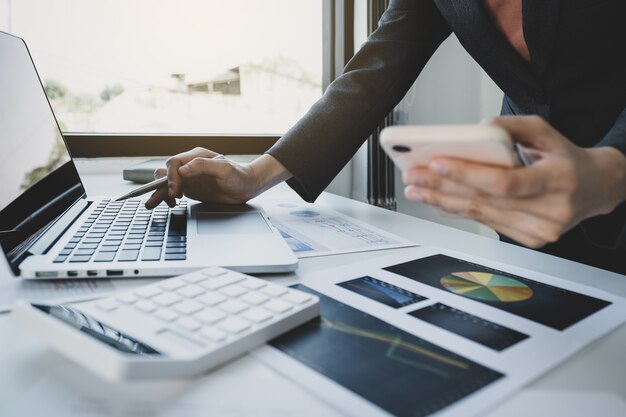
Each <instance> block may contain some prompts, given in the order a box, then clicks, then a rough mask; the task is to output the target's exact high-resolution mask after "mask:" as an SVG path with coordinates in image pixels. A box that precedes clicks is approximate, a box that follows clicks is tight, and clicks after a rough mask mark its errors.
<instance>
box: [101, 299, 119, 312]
mask: <svg viewBox="0 0 626 417" xmlns="http://www.w3.org/2000/svg"><path fill="white" fill-rule="evenodd" d="M96 307H98V308H99V309H100V310H102V311H113V310H116V309H117V307H119V305H118V304H117V302H116V301H115V300H111V299H110V298H107V299H105V300H102V301H100V302H98V303H96Z"/></svg>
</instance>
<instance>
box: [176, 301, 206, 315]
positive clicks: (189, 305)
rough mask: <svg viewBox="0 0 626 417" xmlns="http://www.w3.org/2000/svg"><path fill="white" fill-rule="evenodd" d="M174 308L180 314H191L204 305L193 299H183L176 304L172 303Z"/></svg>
mask: <svg viewBox="0 0 626 417" xmlns="http://www.w3.org/2000/svg"><path fill="white" fill-rule="evenodd" d="M173 308H174V310H176V311H178V312H179V313H181V314H193V313H195V312H197V311H200V310H202V309H203V308H204V306H203V305H202V304H200V303H198V302H197V301H193V300H184V301H182V302H180V303H178V304H176V305H174V307H173Z"/></svg>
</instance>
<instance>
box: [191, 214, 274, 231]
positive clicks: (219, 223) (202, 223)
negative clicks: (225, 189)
mask: <svg viewBox="0 0 626 417" xmlns="http://www.w3.org/2000/svg"><path fill="white" fill-rule="evenodd" d="M196 223H197V224H198V234H200V235H234V234H261V233H271V232H272V230H271V229H270V228H269V226H268V225H267V223H265V219H264V218H263V215H262V214H261V213H258V212H256V213H255V212H252V213H207V212H197V213H196Z"/></svg>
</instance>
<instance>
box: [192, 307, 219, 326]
mask: <svg viewBox="0 0 626 417" xmlns="http://www.w3.org/2000/svg"><path fill="white" fill-rule="evenodd" d="M194 317H195V318H197V319H198V320H200V321H201V322H202V323H205V324H213V323H217V322H218V321H220V320H224V319H225V318H226V314H224V313H222V312H221V311H219V310H214V309H212V308H208V309H206V310H202V311H201V312H199V313H198V314H196V315H195V316H194Z"/></svg>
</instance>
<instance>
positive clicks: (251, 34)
mask: <svg viewBox="0 0 626 417" xmlns="http://www.w3.org/2000/svg"><path fill="white" fill-rule="evenodd" d="M9 4H10V10H11V13H10V19H11V30H12V33H14V34H16V35H18V36H20V37H23V38H24V39H25V40H26V43H27V44H28V45H29V46H30V49H31V53H32V55H33V58H34V60H35V64H36V65H37V68H38V69H39V71H40V73H41V75H42V78H47V79H50V78H52V79H56V80H59V81H61V82H63V83H64V84H66V85H69V86H70V87H71V89H72V90H73V92H75V93H80V92H89V93H95V92H99V91H101V90H102V88H103V87H104V85H105V84H107V83H108V84H113V83H116V82H119V83H121V84H123V85H125V86H126V87H129V86H132V85H133V84H136V85H146V84H148V85H150V84H162V82H163V79H164V78H165V77H167V76H169V74H172V73H177V72H182V73H191V74H203V75H204V74H206V75H207V76H211V75H214V74H216V73H220V72H223V71H224V70H226V69H228V68H231V67H234V66H236V65H239V64H241V63H246V62H260V61H262V60H263V58H266V57H275V56H284V57H288V58H291V59H294V60H296V61H297V62H298V63H299V64H300V65H301V66H303V67H304V68H306V69H307V70H308V71H309V72H311V73H313V74H317V75H319V74H321V60H322V2H321V1H320V0H226V1H218V0H0V30H7V25H8V22H9V19H8V16H7V10H9V6H8V5H9Z"/></svg>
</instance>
